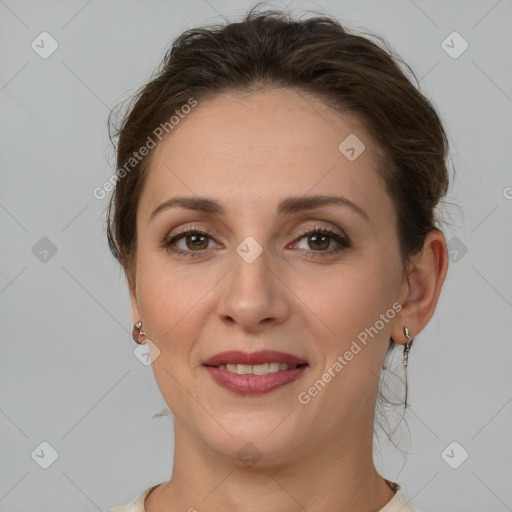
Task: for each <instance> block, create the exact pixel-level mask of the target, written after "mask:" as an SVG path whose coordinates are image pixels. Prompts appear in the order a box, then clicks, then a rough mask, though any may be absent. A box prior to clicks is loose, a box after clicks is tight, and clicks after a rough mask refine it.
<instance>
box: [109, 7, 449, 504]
mask: <svg viewBox="0 0 512 512" xmlns="http://www.w3.org/2000/svg"><path fill="white" fill-rule="evenodd" d="M398 61H399V58H398V57H396V56H393V54H392V53H391V51H390V50H389V49H388V50H384V49H382V48H381V46H379V45H377V44H375V43H373V42H372V41H370V39H368V38H365V37H362V36H358V35H354V34H350V33H348V32H347V31H346V30H345V29H344V28H343V27H342V26H341V25H340V24H339V23H338V22H337V21H336V20H333V19H329V18H327V17H317V18H310V19H306V20H302V21H298V20H295V19H293V18H291V17H289V16H287V15H285V14H284V13H280V12H276V11H267V12H263V13H257V12H255V10H254V9H253V10H251V11H250V12H249V13H248V14H247V15H246V16H245V18H244V19H243V21H242V22H240V23H232V24H227V25H224V26H216V27H210V28H201V29H195V30H190V31H188V32H185V33H184V34H182V35H181V36H180V37H179V38H178V39H177V40H176V41H175V43H174V45H173V48H172V50H171V51H170V52H169V53H168V54H167V56H166V58H165V60H164V62H163V64H162V66H161V68H160V70H159V71H158V73H157V74H156V75H155V76H153V77H152V79H151V81H150V82H149V83H148V84H147V85H146V86H145V87H144V88H143V89H142V90H141V91H140V92H139V93H138V94H137V96H136V98H135V101H134V103H133V104H132V106H131V109H130V110H129V112H128V113H127V115H126V116H125V117H124V119H123V120H122V124H121V126H120V129H119V132H118V135H119V139H118V145H117V167H118V172H117V175H116V179H115V181H116V187H115V191H114V193H113V196H112V199H111V203H110V204H109V209H108V222H109V225H108V236H109V244H110V247H111V250H112V252H113V254H114V256H115V257H116V258H117V259H118V261H119V262H120V264H121V265H122V267H123V269H124V271H125V274H126V277H127V281H128V285H129V290H130V295H131V304H132V318H133V323H134V326H133V336H134V339H135V341H136V342H138V343H147V344H148V348H149V352H150V357H151V360H152V366H153V371H154V374H155V378H156V381H157V383H158V386H159V389H160V391H161V393H162V395H163V397H164V399H165V401H166V403H167V404H168V406H169V408H170V410H171V412H172V415H173V419H174V432H175V450H174V459H173V472H172V478H170V480H169V481H167V482H164V483H161V484H159V485H155V486H152V487H151V488H149V489H146V490H144V491H143V492H141V493H140V494H138V495H137V496H136V498H135V499H134V500H133V502H132V504H131V507H132V508H127V507H120V508H116V509H113V510H115V511H116V512H119V511H122V510H136V511H143V510H145V511H147V512H163V511H164V510H165V511H166V512H174V511H178V510H180V511H183V510H189V511H194V510H199V511H212V512H213V511H220V510H222V511H225V510H234V511H242V512H243V511H256V510H258V511H261V510H265V511H270V512H272V511H284V510H286V511H295V510H297V511H299V510H301V511H302V510H307V511H308V512H316V511H320V510H322V511H325V510H329V511H334V510H340V511H341V510H352V511H355V510H357V511H368V512H370V511H372V512H374V511H381V512H384V511H385V512H395V511H396V512H398V511H399V510H401V511H402V512H407V511H411V510H413V509H412V508H411V507H410V505H408V501H407V498H406V497H405V495H404V493H403V491H402V490H401V488H400V486H399V484H398V483H397V482H392V481H390V480H389V479H386V478H384V477H383V476H381V475H380V474H379V473H378V472H377V470H376V469H375V466H374V463H373V458H372V434H373V425H374V417H375V414H374V413H375V406H376V398H377V392H378V384H379V375H380V372H381V369H382V367H383V364H384V360H385V358H386V356H387V355H388V354H389V353H390V351H392V350H393V347H395V346H397V345H400V346H401V349H402V347H403V364H404V370H406V368H407V357H408V354H409V350H410V349H411V346H412V342H413V340H414V337H415V336H417V335H418V334H419V333H420V332H421V331H422V330H423V329H424V327H425V326H426V325H427V323H428V322H429V320H430V318H431V317H432V315H433V313H434V310H435V307H436V304H437V301H438V298H439V294H440V292H441V288H442V285H443V282H444V279H445V276H446V272H447V266H448V257H447V249H446V240H445V237H444V235H443V233H442V231H441V230H440V229H439V228H437V227H436V222H437V219H435V217H434V209H435V207H436V205H437V204H438V202H439V201H440V199H441V198H442V197H443V196H444V195H445V194H446V191H447V187H448V176H447V169H446V165H445V158H446V154H447V148H448V144H447V139H446V135H445V132H444V130H443V127H442V124H441V122H440V119H439V117H438V115H437V114H436V111H435V109H434V108H433V106H432V105H431V104H430V103H429V102H428V101H427V100H426V99H425V97H424V96H423V95H422V94H420V93H419V92H418V91H417V89H416V88H415V87H414V86H413V85H412V83H411V82H410V81H409V79H408V78H407V77H406V75H405V74H404V72H403V71H402V70H401V68H400V66H399V65H398V64H397V63H398ZM405 391H407V388H406V389H405ZM405 403H406V404H407V393H405Z"/></svg>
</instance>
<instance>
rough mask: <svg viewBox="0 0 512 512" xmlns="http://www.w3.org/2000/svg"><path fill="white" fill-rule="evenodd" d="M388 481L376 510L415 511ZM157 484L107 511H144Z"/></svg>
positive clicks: (393, 484)
mask: <svg viewBox="0 0 512 512" xmlns="http://www.w3.org/2000/svg"><path fill="white" fill-rule="evenodd" d="M162 483H163V482H162ZM388 483H389V484H390V486H391V487H392V488H393V489H394V490H395V491H396V492H395V496H394V497H393V498H392V499H391V501H389V502H388V503H387V504H386V505H384V507H383V508H381V509H380V510H379V511H378V512H417V511H416V510H414V509H413V508H412V507H411V506H410V505H409V502H408V501H407V498H406V497H405V494H404V493H403V491H402V489H401V488H400V486H399V485H398V484H397V483H396V482H391V481H389V480H388ZM159 485H161V484H157V485H153V486H152V487H149V488H148V489H146V490H145V491H142V492H141V493H140V494H138V495H137V496H135V498H133V500H132V501H131V502H130V503H128V505H124V506H122V507H116V508H111V509H109V510H107V512H145V510H144V500H145V499H146V498H147V496H148V494H149V493H150V492H151V491H152V490H153V489H156V488H157V487H158V486H159Z"/></svg>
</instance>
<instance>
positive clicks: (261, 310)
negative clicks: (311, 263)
mask: <svg viewBox="0 0 512 512" xmlns="http://www.w3.org/2000/svg"><path fill="white" fill-rule="evenodd" d="M276 265H277V264H276V262H275V261H274V263H273V262H272V261H271V258H270V255H269V254H268V252H266V251H265V249H263V252H262V253H261V254H260V255H259V256H258V257H257V258H256V259H255V260H254V261H252V262H251V261H250V260H246V259H244V258H243V257H242V256H240V255H239V254H238V253H236V252H234V253H233V266H232V269H231V270H230V271H229V273H228V275H227V276H226V277H225V279H223V280H222V282H221V283H219V284H220V286H219V287H218V289H217V292H218V294H219V297H218V301H217V304H218V306H217V314H218V316H219V318H220V319H221V321H222V322H224V323H226V324H229V325H237V326H238V327H239V328H240V330H243V331H245V332H253V333H257V332H260V331H262V330H263V329H266V328H268V327H269V326H270V325H279V324H281V323H283V322H284V321H286V319H287V318H288V316H289V314H290V306H291V296H292V293H291V291H290V289H289V288H288V287H287V285H286V282H285V281H286V280H285V279H284V278H283V276H282V274H283V271H282V269H280V268H279V269H278V268H275V267H276ZM280 274H281V275H280Z"/></svg>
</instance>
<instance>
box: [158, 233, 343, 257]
mask: <svg viewBox="0 0 512 512" xmlns="http://www.w3.org/2000/svg"><path fill="white" fill-rule="evenodd" d="M188 235H206V236H208V237H210V238H213V235H212V233H210V232H209V231H208V230H207V229H203V230H201V229H196V228H193V227H189V228H186V229H184V230H183V231H180V232H179V233H176V234H174V235H173V236H172V237H164V238H163V240H162V241H161V243H160V244H159V246H160V247H161V248H162V249H166V250H167V251H169V252H172V253H175V254H178V255H180V256H185V257H192V258H194V257H197V256H198V255H199V254H201V253H203V252H205V250H198V251H183V250H181V249H172V246H173V245H174V244H175V243H176V242H177V241H178V240H180V239H181V238H184V237H186V236H188ZM312 235H325V236H328V237H329V238H331V239H333V240H334V241H336V242H337V243H338V244H339V245H338V247H337V248H335V249H334V250H333V249H330V250H320V251H313V250H305V249H300V250H302V251H304V252H306V253H308V254H311V256H312V257H323V255H324V254H325V255H333V254H336V253H338V252H340V251H342V250H343V249H347V248H349V247H351V245H352V244H351V242H350V240H349V239H348V238H347V237H346V236H344V235H340V234H339V233H336V232H335V231H334V229H333V228H331V229H326V228H319V227H317V226H313V227H312V228H310V229H307V230H305V231H303V232H301V233H300V236H299V237H298V238H296V241H300V240H302V239H303V238H306V237H308V236H312ZM319 253H320V254H319Z"/></svg>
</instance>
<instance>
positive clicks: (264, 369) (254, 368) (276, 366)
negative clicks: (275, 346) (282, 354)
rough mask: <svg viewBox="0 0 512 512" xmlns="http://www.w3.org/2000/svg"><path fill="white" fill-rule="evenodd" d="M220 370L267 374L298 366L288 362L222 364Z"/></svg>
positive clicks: (246, 373)
mask: <svg viewBox="0 0 512 512" xmlns="http://www.w3.org/2000/svg"><path fill="white" fill-rule="evenodd" d="M218 368H219V370H227V371H228V372H231V373H238V375H267V374H268V373H276V372H279V371H286V370H293V369H295V368H297V365H296V364H286V363H275V362H272V363H263V364H254V365H251V364H221V365H219V367H218Z"/></svg>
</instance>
